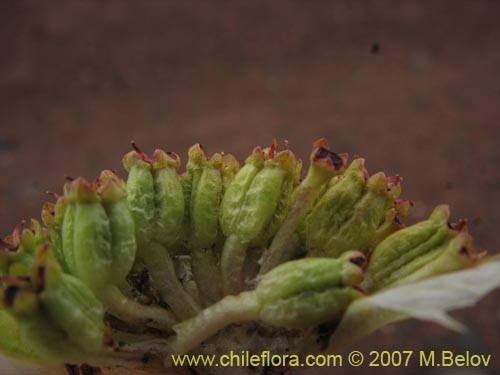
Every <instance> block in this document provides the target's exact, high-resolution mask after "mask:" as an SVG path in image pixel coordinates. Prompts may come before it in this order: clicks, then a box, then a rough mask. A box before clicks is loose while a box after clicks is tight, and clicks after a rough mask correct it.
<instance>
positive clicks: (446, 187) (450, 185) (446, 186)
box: [444, 181, 453, 190]
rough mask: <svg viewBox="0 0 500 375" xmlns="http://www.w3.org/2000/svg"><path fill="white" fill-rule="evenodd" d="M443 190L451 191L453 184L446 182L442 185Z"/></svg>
mask: <svg viewBox="0 0 500 375" xmlns="http://www.w3.org/2000/svg"><path fill="white" fill-rule="evenodd" d="M444 188H445V189H446V190H452V189H453V183H452V182H449V181H448V182H447V183H446V184H445V185H444Z"/></svg>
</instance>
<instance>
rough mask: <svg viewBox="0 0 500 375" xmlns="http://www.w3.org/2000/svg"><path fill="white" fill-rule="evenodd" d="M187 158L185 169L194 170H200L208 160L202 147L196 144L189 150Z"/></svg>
mask: <svg viewBox="0 0 500 375" xmlns="http://www.w3.org/2000/svg"><path fill="white" fill-rule="evenodd" d="M188 158H189V160H188V162H187V165H186V168H188V169H196V168H201V166H203V164H205V162H206V161H207V159H208V155H207V152H206V151H205V149H204V148H203V147H202V145H201V144H199V143H196V144H194V145H192V146H191V147H190V148H189V150H188Z"/></svg>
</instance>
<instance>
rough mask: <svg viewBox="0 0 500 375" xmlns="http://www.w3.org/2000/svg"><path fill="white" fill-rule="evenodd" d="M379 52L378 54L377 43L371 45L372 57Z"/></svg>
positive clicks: (378, 46) (378, 47)
mask: <svg viewBox="0 0 500 375" xmlns="http://www.w3.org/2000/svg"><path fill="white" fill-rule="evenodd" d="M379 52H380V45H379V44H378V43H377V42H375V43H373V44H372V48H371V53H372V55H376V54H378V53H379Z"/></svg>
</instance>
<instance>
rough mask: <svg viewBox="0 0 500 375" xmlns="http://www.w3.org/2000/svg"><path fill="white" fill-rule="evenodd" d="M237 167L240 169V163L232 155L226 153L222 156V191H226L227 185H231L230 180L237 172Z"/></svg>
mask: <svg viewBox="0 0 500 375" xmlns="http://www.w3.org/2000/svg"><path fill="white" fill-rule="evenodd" d="M239 169H240V164H239V163H238V160H236V158H235V157H234V156H233V155H231V154H227V155H224V156H223V164H222V186H223V189H222V190H223V192H226V190H227V188H228V187H229V185H231V182H233V180H234V177H235V176H236V174H237V173H238V170H239Z"/></svg>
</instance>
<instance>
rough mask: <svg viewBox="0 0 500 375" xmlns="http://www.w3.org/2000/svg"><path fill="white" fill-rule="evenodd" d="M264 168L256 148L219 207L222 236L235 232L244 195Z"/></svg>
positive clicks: (226, 191) (259, 150)
mask: <svg viewBox="0 0 500 375" xmlns="http://www.w3.org/2000/svg"><path fill="white" fill-rule="evenodd" d="M263 167H264V155H263V152H262V149H261V148H260V147H256V148H255V149H254V150H253V152H252V154H251V155H250V156H249V157H248V158H247V159H246V161H245V165H244V166H243V168H241V169H240V170H239V171H238V173H236V175H235V177H234V179H233V181H232V182H231V183H230V184H229V186H227V188H226V190H225V193H224V197H223V198H222V202H221V206H220V218H219V220H220V226H221V228H222V231H223V232H224V235H226V236H229V235H230V234H232V233H234V231H235V230H236V224H237V222H238V217H239V212H240V209H241V207H242V206H243V202H244V201H245V197H246V193H247V191H248V189H249V188H250V185H251V184H252V181H253V179H254V178H255V176H256V175H257V173H259V171H260V170H261V169H262V168H263Z"/></svg>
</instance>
